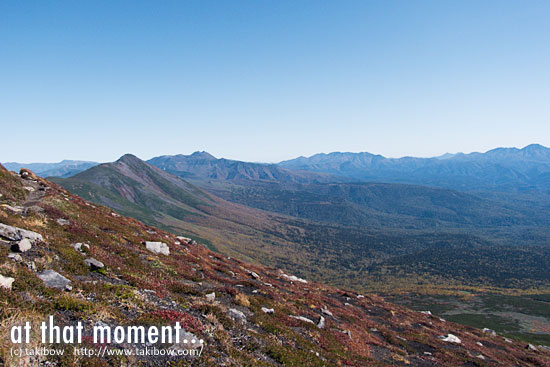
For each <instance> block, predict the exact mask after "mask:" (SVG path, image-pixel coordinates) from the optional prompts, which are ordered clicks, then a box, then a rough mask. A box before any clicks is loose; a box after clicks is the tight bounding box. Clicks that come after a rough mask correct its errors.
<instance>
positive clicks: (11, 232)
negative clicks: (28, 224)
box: [0, 223, 43, 244]
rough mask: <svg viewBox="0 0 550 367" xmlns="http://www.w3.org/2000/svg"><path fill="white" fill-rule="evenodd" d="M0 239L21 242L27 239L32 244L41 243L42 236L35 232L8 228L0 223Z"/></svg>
mask: <svg viewBox="0 0 550 367" xmlns="http://www.w3.org/2000/svg"><path fill="white" fill-rule="evenodd" d="M0 237H4V238H6V239H8V240H10V241H21V240H22V239H23V238H27V239H29V240H30V241H31V243H33V244H36V243H37V242H41V241H43V239H42V235H40V234H38V233H36V232H33V231H27V230H26V229H22V228H18V227H12V226H8V225H6V224H2V223H0Z"/></svg>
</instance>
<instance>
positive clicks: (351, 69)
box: [0, 0, 550, 163]
mask: <svg viewBox="0 0 550 367" xmlns="http://www.w3.org/2000/svg"><path fill="white" fill-rule="evenodd" d="M548 19H550V2H548V1H528V2H526V1H509V0H503V1H484V0H479V1H469V0H464V1H449V0H438V1H405V0H403V1H385V0H384V1H383V0H380V1H352V0H350V1H306V0H291V1H264V0H248V1H225V2H224V1H210V0H196V1H162V2H155V1H131V2H130V1H76V2H75V1H56V2H42V1H14V2H1V3H0V55H1V57H0V85H1V87H0V127H1V131H2V140H1V145H0V146H1V148H0V161H2V162H6V161H18V162H25V163H27V162H55V161H60V160H62V159H82V160H92V161H99V162H103V161H113V160H116V159H117V158H118V157H119V156H121V155H123V154H124V153H133V154H135V155H137V156H139V157H140V158H143V159H149V158H151V157H153V156H158V155H165V154H178V153H183V154H189V153H191V152H193V151H197V150H206V151H208V152H210V153H212V154H213V155H215V156H217V157H225V158H231V159H239V160H245V161H261V162H277V161H281V160H284V159H289V158H294V157H297V156H301V155H305V156H309V155H312V154H315V153H319V152H332V151H352V152H359V151H369V152H372V153H376V154H382V155H384V156H388V157H400V156H406V155H411V156H424V157H425V156H436V155H441V154H443V153H445V152H451V153H454V152H458V151H462V152H471V151H486V150H489V149H492V148H495V147H499V146H505V147H509V146H516V147H523V146H525V145H528V144H531V143H540V144H543V145H545V146H550V103H549V102H548V101H550V22H548Z"/></svg>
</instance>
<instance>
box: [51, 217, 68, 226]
mask: <svg viewBox="0 0 550 367" xmlns="http://www.w3.org/2000/svg"><path fill="white" fill-rule="evenodd" d="M55 222H56V223H57V224H59V225H60V226H68V225H69V224H71V221H69V220H67V219H63V218H59V219H56V220H55Z"/></svg>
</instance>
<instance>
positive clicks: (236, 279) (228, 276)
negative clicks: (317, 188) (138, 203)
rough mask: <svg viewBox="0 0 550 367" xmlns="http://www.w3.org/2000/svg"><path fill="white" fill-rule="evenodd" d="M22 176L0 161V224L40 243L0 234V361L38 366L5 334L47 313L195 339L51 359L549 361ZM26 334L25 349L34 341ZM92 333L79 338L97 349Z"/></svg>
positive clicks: (98, 362) (541, 352)
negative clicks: (52, 276) (46, 277)
mask: <svg viewBox="0 0 550 367" xmlns="http://www.w3.org/2000/svg"><path fill="white" fill-rule="evenodd" d="M23 176H24V177H25V178H21V177H19V175H16V174H14V173H9V172H7V171H6V170H5V169H3V167H1V166H0V194H1V195H2V196H1V197H0V200H1V202H2V204H3V205H2V206H1V207H0V222H1V223H2V224H3V227H2V228H7V227H6V225H8V226H16V227H19V228H22V229H25V230H30V231H34V232H36V233H39V234H40V235H41V238H42V240H39V239H38V240H35V241H34V243H33V245H32V248H31V249H30V250H27V251H25V252H23V253H20V254H17V255H18V256H13V255H12V256H10V257H8V256H7V255H8V252H9V250H8V249H9V248H10V246H14V245H17V242H18V241H17V240H19V239H20V238H19V239H17V240H15V239H14V238H13V237H12V236H11V235H9V233H7V232H3V233H4V234H3V236H8V237H11V238H5V237H4V238H3V239H2V241H1V245H0V250H1V251H2V254H1V256H0V274H2V276H4V277H10V278H13V279H14V281H13V283H12V284H11V289H6V288H1V289H0V302H2V305H3V307H2V312H1V314H0V318H1V320H0V322H1V325H2V329H1V332H2V333H3V335H2V336H3V337H2V338H1V339H0V340H1V343H2V344H1V348H2V349H1V351H2V363H3V364H5V365H8V366H11V365H17V364H20V363H26V364H27V365H30V364H33V363H36V362H37V359H36V358H31V357H28V358H26V360H25V361H21V360H20V359H17V358H16V357H13V356H11V355H10V353H9V348H10V344H9V337H8V334H7V333H8V332H9V330H10V328H11V326H12V325H17V324H20V323H21V322H23V321H31V322H32V323H33V325H37V324H38V323H39V322H40V321H42V320H44V319H46V317H47V316H48V315H50V314H54V315H55V318H56V320H57V321H58V323H59V324H62V323H63V322H66V323H69V324H71V323H75V322H77V321H82V322H83V323H84V325H85V326H89V325H93V324H97V323H98V322H101V323H103V324H102V325H112V326H115V325H120V324H126V325H128V324H130V325H167V324H171V323H174V322H175V321H181V322H182V323H183V324H184V326H185V329H186V330H187V331H188V332H190V333H192V334H189V335H193V338H196V339H197V340H198V339H199V338H200V339H202V340H204V344H203V345H204V349H203V352H202V354H201V356H200V357H179V358H178V359H171V357H155V358H151V357H139V356H135V355H134V356H123V357H116V358H115V357H101V358H97V357H89V358H87V357H74V356H73V355H72V354H70V355H64V356H57V357H48V358H47V359H49V361H48V365H54V366H55V365H57V366H71V365H93V366H105V365H146V366H152V365H158V366H165V365H167V364H168V363H171V365H197V366H218V365H224V366H278V365H285V366H336V365H348V366H388V365H395V366H399V365H402V366H405V365H409V366H410V365H412V366H548V365H550V352H549V351H548V350H547V349H546V348H543V347H540V346H539V347H536V346H527V345H526V344H524V343H520V342H515V341H511V340H506V339H504V338H502V337H500V336H498V335H492V334H490V333H485V332H482V331H481V330H477V329H474V328H469V327H464V326H460V325H457V324H454V323H451V322H446V321H445V320H442V319H439V318H438V317H434V316H431V315H429V314H424V313H419V312H414V311H411V310H409V309H407V308H404V307H401V306H396V305H393V304H390V303H386V302H385V301H384V300H383V299H381V298H379V297H377V296H374V295H368V296H363V295H360V294H357V293H355V292H352V291H343V290H339V289H335V288H332V287H328V286H325V285H322V284H318V283H312V282H307V281H305V280H302V279H299V278H296V277H293V276H291V275H289V274H285V273H284V272H282V271H280V270H277V269H274V268H269V267H261V266H255V265H251V264H247V263H243V262H241V261H239V260H236V259H231V258H227V257H225V256H222V255H219V254H216V253H213V252H211V251H209V250H208V249H207V248H205V247H203V246H202V245H197V244H192V242H191V241H188V240H186V239H183V238H177V237H176V236H175V235H174V234H171V233H168V232H164V231H162V230H159V229H156V228H153V227H149V226H147V225H144V224H142V223H140V222H138V221H136V220H134V219H130V218H127V217H123V216H120V215H118V214H116V213H115V212H113V211H112V210H110V209H108V208H105V207H100V206H95V205H93V204H91V203H89V202H86V201H84V200H83V199H81V198H79V197H77V196H75V195H71V194H70V193H69V192H67V191H66V190H64V189H62V188H61V187H59V186H57V185H55V184H53V183H50V182H48V181H45V180H43V179H40V178H37V177H35V176H33V175H32V174H29V173H27V172H24V174H23ZM144 241H161V242H164V243H165V244H167V246H168V248H169V252H170V253H169V256H167V255H163V254H160V253H159V254H155V253H152V252H150V251H148V250H147V249H146V246H144V245H143V242H144ZM75 243H81V244H82V245H81V246H76V245H74V244H75ZM71 244H73V246H71ZM86 245H88V246H89V248H88V247H87V246H86ZM78 248H79V249H80V250H78ZM90 258H94V259H95V260H97V261H100V262H101V263H103V264H104V267H101V268H97V267H96V268H93V267H92V268H90V265H89V264H87V263H86V262H85V260H88V259H90ZM52 271H55V272H58V273H59V274H60V275H62V276H64V277H65V278H66V279H67V280H68V281H70V283H69V285H70V288H69V287H64V288H65V289H64V290H57V289H55V288H50V287H48V284H47V283H45V282H44V281H42V280H41V278H39V277H38V276H39V275H43V274H44V272H52ZM212 293H214V295H215V298H214V297H213V296H211V294H212ZM207 294H210V296H208V297H206V295H207ZM36 337H37V335H34V336H33V338H32V340H31V346H36V345H37V340H36ZM89 340H90V339H89V336H87V337H86V338H85V343H88V344H87V345H88V346H90V347H94V345H89ZM95 347H99V346H97V345H95ZM107 347H108V348H110V349H116V348H120V347H121V346H117V345H108V346H107ZM169 347H171V348H173V347H176V346H169ZM186 347H188V346H186ZM66 348H67V349H70V348H71V347H70V346H67V347H66ZM42 362H44V360H42Z"/></svg>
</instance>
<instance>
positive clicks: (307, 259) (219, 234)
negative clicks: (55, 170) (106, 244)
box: [52, 153, 550, 288]
mask: <svg viewBox="0 0 550 367" xmlns="http://www.w3.org/2000/svg"><path fill="white" fill-rule="evenodd" d="M172 160H174V161H175V162H171V161H172ZM182 160H184V161H185V169H187V170H192V171H191V172H189V171H181V172H189V173H191V174H189V173H186V175H187V176H188V177H194V179H193V181H192V182H188V181H187V180H183V179H182V178H180V177H177V176H175V175H173V174H171V173H169V172H167V171H164V170H162V169H160V168H158V167H155V166H153V165H151V164H149V163H147V162H144V161H142V160H140V159H139V158H137V157H135V156H133V155H130V154H127V155H125V156H123V157H121V158H120V159H119V160H117V161H116V162H113V163H105V164H101V165H98V166H95V167H92V168H90V169H88V170H86V171H84V172H81V173H79V174H77V175H75V176H73V177H70V178H55V179H52V180H53V181H54V182H56V183H58V184H60V185H62V186H64V187H65V188H67V189H68V190H70V191H71V192H73V193H75V194H78V195H79V196H81V197H83V198H86V199H88V200H90V201H92V202H96V203H98V204H103V205H106V206H109V207H111V208H113V209H115V210H117V211H118V212H120V213H122V214H125V215H128V216H132V217H134V218H137V219H140V220H142V221H144V222H146V223H148V224H152V225H157V226H160V227H162V228H165V229H168V230H170V231H173V232H176V233H179V232H185V233H189V234H191V235H193V236H195V237H196V238H197V239H199V240H200V241H201V242H203V243H206V244H208V245H209V246H210V247H211V248H212V249H215V250H216V251H220V252H222V253H224V254H227V255H231V256H235V257H240V258H246V259H250V260H254V261H258V262H261V263H264V264H268V265H275V266H277V267H281V268H285V269H289V271H292V272H294V273H297V274H300V275H303V276H307V277H309V278H310V279H319V280H321V279H322V280H325V281H328V282H330V283H332V284H338V285H345V286H352V287H358V288H363V287H365V286H366V285H368V286H369V287H378V286H383V285H384V284H386V285H388V284H394V283H392V282H393V281H395V280H396V279H398V280H399V282H400V284H404V283H407V284H409V283H408V282H411V281H413V284H414V286H418V284H428V283H429V284H432V282H434V281H437V282H439V284H440V283H441V282H443V283H445V282H447V280H446V279H453V281H456V282H459V283H460V282H465V283H466V284H472V282H473V283H476V282H477V284H485V285H487V284H491V285H498V286H510V285H512V284H513V282H514V281H515V280H517V279H524V281H525V282H528V284H537V282H540V281H543V280H545V279H546V278H547V277H548V278H550V274H548V272H547V271H546V270H544V269H545V268H544V266H543V267H541V266H542V265H541V264H542V263H541V261H543V260H544V259H545V258H546V257H545V256H546V255H543V256H542V257H541V253H543V254H544V253H545V252H544V251H546V250H544V249H542V248H541V245H542V244H543V243H547V242H548V240H549V239H550V235H549V234H550V231H548V228H549V227H550V217H549V216H548V215H547V214H546V213H547V211H545V210H543V209H541V208H540V207H537V206H530V205H526V204H525V203H521V202H509V201H504V200H500V201H499V200H493V199H486V198H482V197H478V196H476V195H472V194H469V193H461V192H457V191H453V190H447V189H441V188H429V187H423V186H418V185H403V184H382V183H364V182H356V183H349V182H339V183H330V182H327V183H322V182H319V183H317V182H315V183H295V182H292V181H290V180H287V179H286V177H288V175H290V174H291V173H286V172H285V170H284V169H280V168H277V167H272V166H267V167H268V168H269V170H270V171H269V172H272V173H273V172H283V173H284V175H283V176H282V177H285V179H281V178H280V180H281V181H277V179H276V177H275V176H273V175H271V176H267V177H268V178H265V177H264V178H262V179H260V177H262V176H261V175H260V176H259V175H257V173H258V172H265V171H263V168H264V167H263V165H258V164H253V167H254V168H255V169H256V171H251V170H244V172H247V174H246V175H247V176H245V175H244V174H243V175H241V177H239V178H238V179H237V178H235V177H236V176H234V175H228V171H227V170H226V171H224V170H222V169H221V168H224V167H225V168H227V167H240V168H239V170H242V169H243V167H244V166H246V165H247V164H246V163H242V162H237V163H234V162H232V161H228V160H222V159H220V160H218V159H215V158H213V157H211V156H206V155H205V154H204V153H200V154H195V155H194V156H193V157H190V156H188V157H185V156H175V157H163V158H162V161H163V162H164V164H165V165H166V167H173V166H175V165H176V163H177V162H179V161H182ZM206 168H207V169H206ZM212 171H215V172H222V173H223V174H221V175H220V176H217V178H212V175H211V174H210V173H208V172H212ZM298 177H300V178H301V177H304V176H301V175H298ZM305 177H308V179H307V180H305V182H309V181H313V180H310V178H311V177H327V176H324V175H321V176H316V174H312V175H311V176H307V175H306V176H305ZM297 180H298V178H297ZM289 181H290V182H289ZM199 187H200V188H199ZM216 193H221V194H223V195H222V196H223V197H225V198H226V199H228V200H230V201H233V203H232V202H230V201H227V200H224V199H222V198H220V197H218V196H217V195H216ZM258 209H262V210H258ZM522 245H523V246H522ZM458 253H461V254H463V255H461V256H465V255H464V254H469V255H468V261H462V262H456V263H455V265H452V266H451V265H450V264H449V261H448V260H449V259H452V258H453V256H455V255H454V254H458ZM517 256H521V257H522V263H521V264H518V263H516V262H515V259H516V258H517ZM442 258H445V259H447V260H446V261H445V262H441V261H440V259H442ZM495 259H498V261H496V260H495ZM413 263H414V264H416V265H415V266H411V264H413ZM503 269H507V272H503ZM537 269H538V270H537ZM443 275H444V277H443V278H441V276H443ZM426 282H427V283H426ZM409 285H410V284H409Z"/></svg>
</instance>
